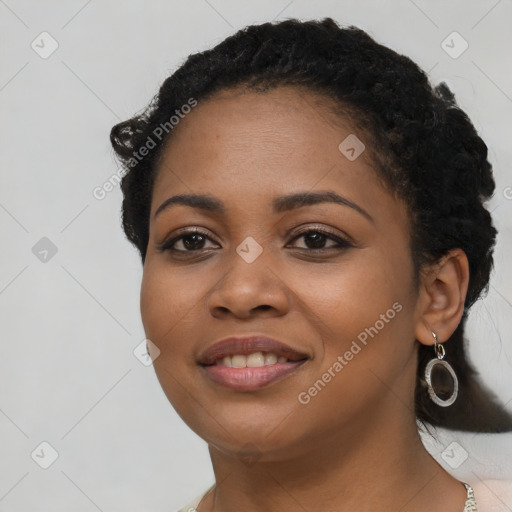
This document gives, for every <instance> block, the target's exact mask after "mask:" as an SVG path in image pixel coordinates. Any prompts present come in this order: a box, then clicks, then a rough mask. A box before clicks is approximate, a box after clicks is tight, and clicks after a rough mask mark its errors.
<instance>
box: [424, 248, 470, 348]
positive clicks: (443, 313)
mask: <svg viewBox="0 0 512 512" xmlns="http://www.w3.org/2000/svg"><path fill="white" fill-rule="evenodd" d="M468 283H469V263H468V258H467V256H466V254H465V253H464V251H463V250H462V249H453V250H451V251H449V252H448V253H447V254H445V255H444V256H443V257H441V258H440V259H439V260H438V261H437V262H436V263H434V264H433V265H430V266H429V267H427V268H426V269H424V270H423V272H422V275H421V281H420V290H419V296H418V302H417V305H416V323H415V336H416V339H417V340H418V341H419V342H420V343H423V344H424V345H433V344H434V337H433V336H432V331H433V332H435V333H436V335H437V339H438V341H439V342H440V343H443V342H444V341H446V340H447V339H448V338H449V337H450V336H451V335H452V334H453V332H454V331H455V329H456V328H457V326H458V325H459V323H460V321H461V319H462V315H463V313H464V301H465V299H466V293H467V290H468Z"/></svg>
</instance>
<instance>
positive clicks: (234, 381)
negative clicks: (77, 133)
mask: <svg viewBox="0 0 512 512" xmlns="http://www.w3.org/2000/svg"><path fill="white" fill-rule="evenodd" d="M303 363H305V361H304V360H303V361H296V362H291V361H290V362H287V363H275V364H269V365H266V366H259V367H257V368H247V367H246V368H233V367H229V366H222V365H211V366H203V367H202V368H203V369H204V371H205V372H206V374H207V375H208V377H210V379H212V380H213V381H214V382H216V383H217V384H220V385H222V386H225V387H228V388H231V389H235V390H236V391H254V390H256V389H260V388H263V387H265V386H268V385H269V384H271V383H272V382H276V381H278V380H281V379H283V378H284V377H287V376H288V375H290V374H291V373H293V372H294V371H296V370H297V369H298V368H299V367H300V366H302V365H303Z"/></svg>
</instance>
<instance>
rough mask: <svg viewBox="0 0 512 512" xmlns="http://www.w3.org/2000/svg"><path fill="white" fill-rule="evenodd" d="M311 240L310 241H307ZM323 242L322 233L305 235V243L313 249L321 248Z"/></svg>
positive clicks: (323, 236)
mask: <svg viewBox="0 0 512 512" xmlns="http://www.w3.org/2000/svg"><path fill="white" fill-rule="evenodd" d="M308 242H311V243H308ZM324 244H325V235H324V234H322V233H310V234H308V235H306V245H307V246H308V247H311V246H312V247H313V248H314V249H321V248H322V247H323V246H324Z"/></svg>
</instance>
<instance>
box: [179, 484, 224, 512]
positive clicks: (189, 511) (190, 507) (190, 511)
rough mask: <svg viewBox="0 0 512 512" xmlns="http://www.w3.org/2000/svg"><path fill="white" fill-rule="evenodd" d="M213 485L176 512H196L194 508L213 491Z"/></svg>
mask: <svg viewBox="0 0 512 512" xmlns="http://www.w3.org/2000/svg"><path fill="white" fill-rule="evenodd" d="M214 486H215V484H213V485H212V486H210V487H209V488H208V489H206V491H204V492H202V493H201V494H200V495H199V496H196V497H195V498H194V499H193V500H192V501H190V502H189V503H187V504H186V505H185V506H184V507H182V508H180V509H179V510H178V511H177V512H196V507H197V506H198V505H199V503H200V502H201V500H202V499H203V498H204V497H205V496H206V495H207V494H208V493H209V492H210V491H211V490H212V489H213V487H214Z"/></svg>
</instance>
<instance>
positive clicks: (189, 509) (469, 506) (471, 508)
mask: <svg viewBox="0 0 512 512" xmlns="http://www.w3.org/2000/svg"><path fill="white" fill-rule="evenodd" d="M462 483H463V484H464V486H465V487H466V495H467V497H466V503H465V505H464V509H463V510H462V511H461V512H478V509H477V507H476V501H475V494H474V492H473V488H472V487H471V486H470V485H469V484H466V483H464V482H462ZM214 487H215V484H213V485H212V486H211V487H210V488H209V489H207V490H206V491H205V492H203V493H202V494H201V495H200V496H197V497H196V498H195V499H193V500H192V501H191V502H190V503H188V504H187V505H185V506H184V507H183V508H180V509H179V510H178V512H197V510H196V507H197V506H198V505H199V503H200V502H201V500H202V499H203V498H204V497H205V496H206V495H207V494H208V493H209V492H210V491H211V490H212V489H213V488H214Z"/></svg>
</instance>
